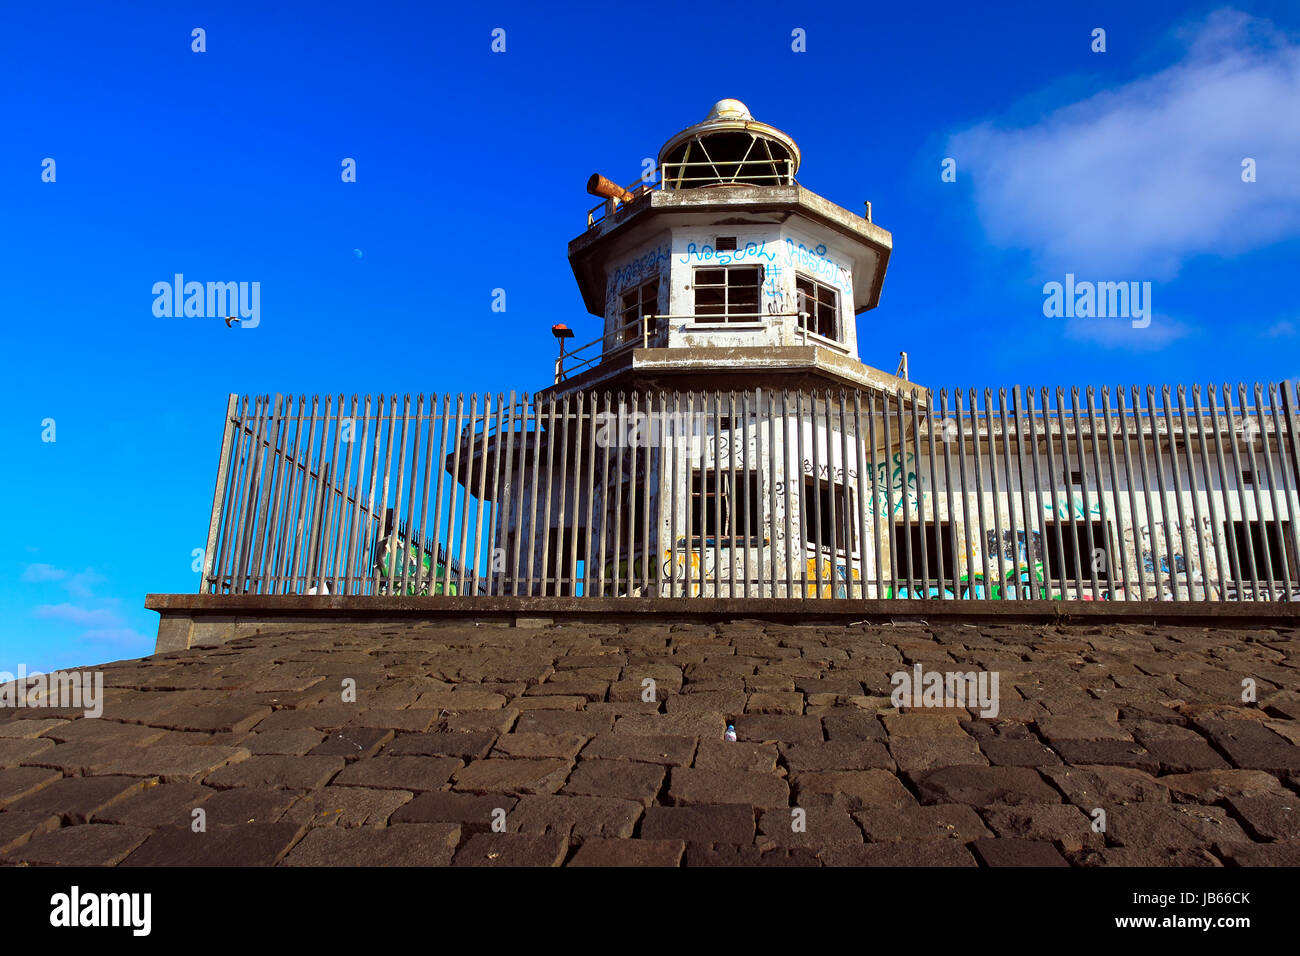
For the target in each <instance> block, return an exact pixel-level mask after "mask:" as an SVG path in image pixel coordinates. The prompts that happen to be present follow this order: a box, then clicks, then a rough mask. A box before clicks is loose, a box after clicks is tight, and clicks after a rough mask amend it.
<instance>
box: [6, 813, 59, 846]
mask: <svg viewBox="0 0 1300 956" xmlns="http://www.w3.org/2000/svg"><path fill="white" fill-rule="evenodd" d="M59 824H60V820H59V815H58V814H57V813H45V812H42V811H40V810H30V811H26V812H24V811H9V812H8V813H0V856H3V855H4V854H5V853H7V852H8V851H9V850H16V849H18V847H20V846H22V845H23V844H24V843H26V842H27V841H28V840H30V839H31V838H32V837H38V836H40V835H41V834H43V833H49V832H51V831H53V830H57V829H58V828H59Z"/></svg>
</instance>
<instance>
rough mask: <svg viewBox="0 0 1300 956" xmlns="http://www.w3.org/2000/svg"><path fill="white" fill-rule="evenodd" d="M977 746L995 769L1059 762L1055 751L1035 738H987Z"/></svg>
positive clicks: (1039, 765)
mask: <svg viewBox="0 0 1300 956" xmlns="http://www.w3.org/2000/svg"><path fill="white" fill-rule="evenodd" d="M979 746H980V750H981V751H982V752H983V753H984V756H986V757H987V758H988V761H989V763H990V764H992V765H993V766H995V767H1042V766H1047V765H1050V764H1059V763H1060V762H1061V758H1060V757H1058V756H1057V755H1056V753H1055V751H1053V750H1052V749H1051V748H1050V747H1048V746H1047V745H1046V744H1044V743H1043V742H1042V741H1041V740H1039V739H1038V738H1037V737H1024V738H1008V737H987V738H985V739H983V740H981V741H980V742H979Z"/></svg>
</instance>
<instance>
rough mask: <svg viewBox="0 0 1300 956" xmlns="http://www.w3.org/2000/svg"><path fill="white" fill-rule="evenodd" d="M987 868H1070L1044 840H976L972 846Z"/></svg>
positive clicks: (1007, 838) (1054, 848) (1008, 838)
mask: <svg viewBox="0 0 1300 956" xmlns="http://www.w3.org/2000/svg"><path fill="white" fill-rule="evenodd" d="M970 848H971V849H972V850H974V851H975V855H976V856H977V857H978V858H979V860H980V862H981V863H983V864H984V865H985V866H1069V865H1070V864H1069V863H1067V862H1066V861H1065V857H1063V856H1061V854H1060V853H1058V852H1057V851H1056V847H1054V846H1052V844H1051V843H1048V842H1046V841H1043V840H1019V839H1015V838H1011V837H1006V838H996V839H985V840H976V841H975V842H974V843H972V844H971V845H970Z"/></svg>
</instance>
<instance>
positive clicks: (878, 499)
mask: <svg viewBox="0 0 1300 956" xmlns="http://www.w3.org/2000/svg"><path fill="white" fill-rule="evenodd" d="M906 455H907V457H906V459H904V453H903V452H901V451H898V452H894V455H893V458H892V460H891V461H882V462H879V463H878V464H877V465H876V472H877V474H876V481H875V487H877V488H880V489H882V490H880V491H877V492H875V493H874V495H873V496H872V507H873V508H874V509H875V511H876V513H877V514H880V515H883V516H885V517H889V515H890V503H891V502H892V503H893V514H902V513H903V502H904V498H903V492H904V489H906V492H907V499H906V501H907V505H908V507H909V508H910V509H911V513H912V514H913V515H916V514H917V513H918V512H917V499H916V456H915V455H913V454H912V453H911V452H907V453H906Z"/></svg>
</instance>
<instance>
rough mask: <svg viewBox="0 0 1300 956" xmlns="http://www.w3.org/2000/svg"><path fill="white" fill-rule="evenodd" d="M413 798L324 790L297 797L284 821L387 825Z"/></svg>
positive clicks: (392, 792)
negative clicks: (394, 814) (395, 813)
mask: <svg viewBox="0 0 1300 956" xmlns="http://www.w3.org/2000/svg"><path fill="white" fill-rule="evenodd" d="M229 792H232V793H235V792H238V791H229ZM282 792H283V791H282ZM413 796H414V795H413V794H412V793H411V792H410V791H407V790H378V789H372V788H369V787H332V786H331V787H324V788H322V789H320V790H315V791H313V792H311V793H307V794H303V795H302V796H300V797H298V798H297V799H296V800H295V802H294V803H293V805H292V806H290V807H289V809H288V810H287V811H285V813H284V814H283V816H282V817H281V819H282V820H283V821H285V822H287V823H303V824H306V825H307V826H309V827H318V826H340V827H361V826H372V827H374V826H384V825H386V824H387V823H388V822H389V818H390V817H391V816H392V815H393V813H394V812H396V811H397V810H398V809H399V808H401V807H402V806H404V805H405V804H407V803H408V802H410V800H411V798H412V797H413Z"/></svg>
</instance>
